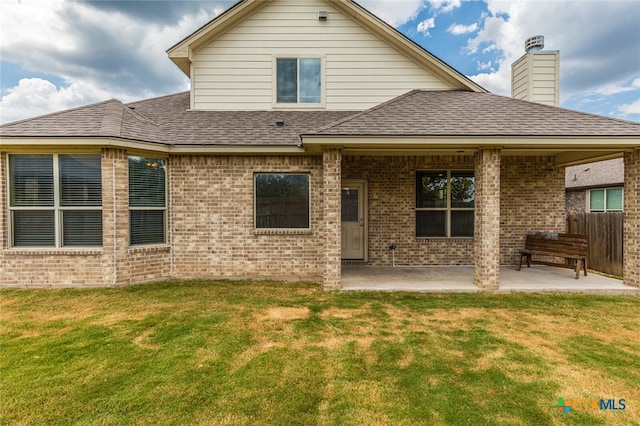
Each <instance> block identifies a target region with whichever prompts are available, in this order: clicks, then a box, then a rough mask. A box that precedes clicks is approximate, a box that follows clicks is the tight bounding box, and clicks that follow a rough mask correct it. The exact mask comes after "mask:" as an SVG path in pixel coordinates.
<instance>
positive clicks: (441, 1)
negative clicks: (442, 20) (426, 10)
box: [429, 0, 461, 13]
mask: <svg viewBox="0 0 640 426" xmlns="http://www.w3.org/2000/svg"><path fill="white" fill-rule="evenodd" d="M429 5H430V6H431V8H432V9H434V10H435V11H436V12H438V13H447V12H451V11H452V10H454V9H457V8H459V7H460V5H461V0H429Z"/></svg>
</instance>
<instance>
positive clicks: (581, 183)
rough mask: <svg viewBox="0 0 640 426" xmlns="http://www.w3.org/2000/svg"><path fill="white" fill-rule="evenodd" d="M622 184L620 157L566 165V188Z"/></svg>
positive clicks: (622, 163)
mask: <svg viewBox="0 0 640 426" xmlns="http://www.w3.org/2000/svg"><path fill="white" fill-rule="evenodd" d="M618 185H619V186H622V185H624V161H623V159H622V158H615V159H613V160H606V161H598V162H597V163H589V164H581V165H579V166H571V167H567V170H566V175H565V187H566V188H568V189H576V188H593V187H605V186H618Z"/></svg>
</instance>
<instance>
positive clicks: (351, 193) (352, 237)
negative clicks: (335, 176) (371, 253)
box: [342, 181, 367, 260]
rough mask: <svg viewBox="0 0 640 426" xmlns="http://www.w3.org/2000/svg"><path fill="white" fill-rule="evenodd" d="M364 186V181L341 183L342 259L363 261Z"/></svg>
mask: <svg viewBox="0 0 640 426" xmlns="http://www.w3.org/2000/svg"><path fill="white" fill-rule="evenodd" d="M365 191H366V184H365V182H364V181H343V182H342V259H344V260H365V253H366V250H365V247H366V233H367V227H366V205H365V200H366V197H365Z"/></svg>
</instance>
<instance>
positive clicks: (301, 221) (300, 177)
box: [255, 173, 310, 229]
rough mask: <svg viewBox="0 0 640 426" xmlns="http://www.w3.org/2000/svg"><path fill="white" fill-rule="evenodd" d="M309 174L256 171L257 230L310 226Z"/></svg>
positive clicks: (306, 227)
mask: <svg viewBox="0 0 640 426" xmlns="http://www.w3.org/2000/svg"><path fill="white" fill-rule="evenodd" d="M309 197H310V196H309V175H307V174H277V173H256V174H255V215H256V216H255V227H256V228H257V229H289V228H294V229H308V228H309V216H310V215H309Z"/></svg>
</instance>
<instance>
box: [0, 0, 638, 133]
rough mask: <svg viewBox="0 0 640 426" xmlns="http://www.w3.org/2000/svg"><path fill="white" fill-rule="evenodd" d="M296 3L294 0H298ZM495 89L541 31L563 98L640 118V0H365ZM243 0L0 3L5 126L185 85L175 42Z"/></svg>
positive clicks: (502, 89)
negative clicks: (556, 60) (552, 53)
mask: <svg viewBox="0 0 640 426" xmlns="http://www.w3.org/2000/svg"><path fill="white" fill-rule="evenodd" d="M291 1H294V0H291ZM358 3H359V4H361V5H362V6H364V7H365V8H367V9H369V10H370V11H372V12H373V13H375V14H376V15H378V16H379V17H380V18H382V19H384V20H385V21H386V22H387V23H389V24H390V25H392V26H393V27H395V28H396V29H398V30H399V31H400V32H402V33H403V34H404V35H406V36H407V37H409V38H410V39H412V40H413V41H414V42H416V43H418V44H419V45H421V46H423V47H424V48H425V49H426V50H428V51H429V52H430V53H432V54H434V55H435V56H437V57H439V58H440V59H442V60H444V61H445V62H447V63H448V64H449V65H451V66H452V67H453V68H455V69H457V70H458V71H459V72H461V73H463V74H464V75H466V76H468V77H469V78H470V79H471V80H473V81H475V82H476V83H478V84H480V85H481V86H482V87H484V88H485V89H487V90H489V91H490V92H493V93H496V94H500V95H505V96H510V94H511V93H510V92H511V83H510V82H511V63H513V62H514V61H515V60H517V59H518V58H519V57H521V56H522V55H523V54H524V41H525V40H526V39H527V38H528V37H531V36H534V35H544V37H545V50H558V51H560V77H561V78H560V106H562V107H565V108H570V109H573V110H578V111H584V112H589V113H595V114H600V115H605V116H610V117H615V118H621V119H625V120H631V121H636V122H640V0H599V1H584V0H512V1H504V0H502V1H498V0H482V1H480V0H474V1H467V0H358ZM233 4H235V1H234V0H209V1H197V0H129V1H127V0H120V1H106V0H104V1H101V0H0V97H1V100H0V123H7V122H11V121H15V120H20V119H24V118H29V117H34V116H38V115H42V114H46V113H49V112H54V111H61V110H64V109H69V108H73V107H77V106H82V105H88V104H91V103H95V102H101V101H104V100H107V99H111V98H116V99H119V100H120V101H122V102H125V103H126V102H131V101H136V100H140V99H146V98H151V97H156V96H162V95H166V94H172V93H177V92H182V91H185V90H188V88H189V80H188V78H187V77H186V76H185V75H184V74H183V73H182V72H181V71H180V70H178V68H177V67H176V66H175V65H174V64H173V63H172V62H171V61H170V60H169V59H168V57H167V54H166V50H167V49H169V48H170V47H171V46H173V45H174V44H175V43H177V42H179V41H181V40H182V39H183V38H184V37H186V36H188V35H189V34H191V33H192V32H193V31H195V30H196V29H198V28H199V27H201V26H202V25H204V24H205V23H207V22H208V21H210V20H211V19H213V18H214V17H215V16H217V15H219V14H220V13H222V12H223V11H224V10H226V9H227V8H229V7H230V6H232V5H233Z"/></svg>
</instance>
